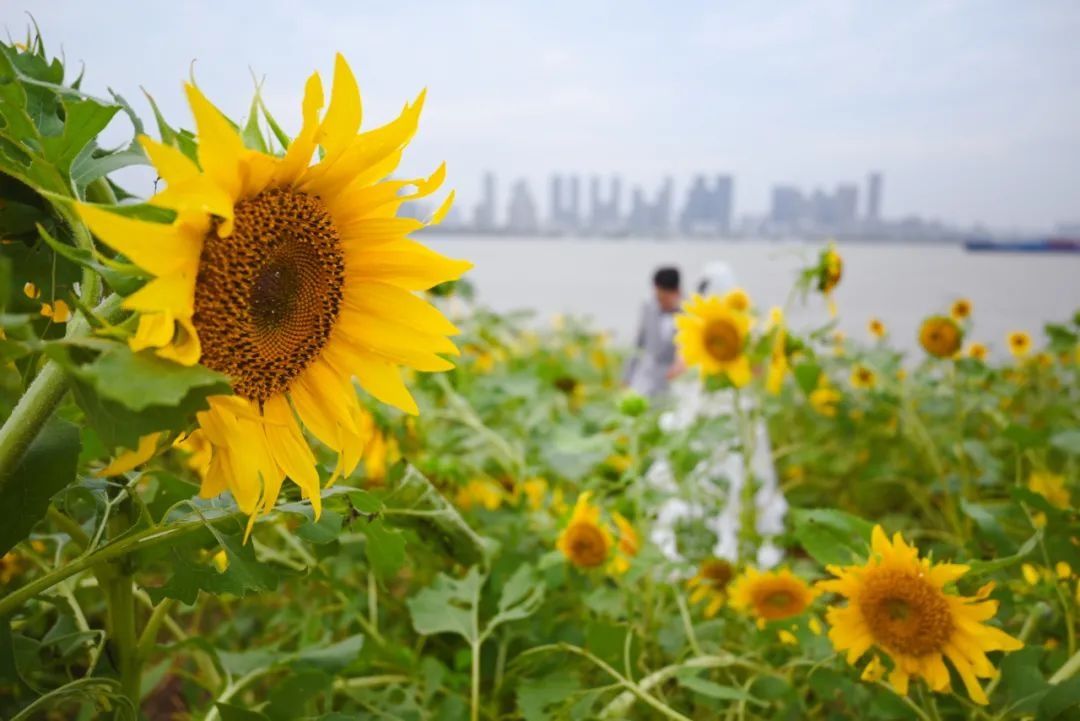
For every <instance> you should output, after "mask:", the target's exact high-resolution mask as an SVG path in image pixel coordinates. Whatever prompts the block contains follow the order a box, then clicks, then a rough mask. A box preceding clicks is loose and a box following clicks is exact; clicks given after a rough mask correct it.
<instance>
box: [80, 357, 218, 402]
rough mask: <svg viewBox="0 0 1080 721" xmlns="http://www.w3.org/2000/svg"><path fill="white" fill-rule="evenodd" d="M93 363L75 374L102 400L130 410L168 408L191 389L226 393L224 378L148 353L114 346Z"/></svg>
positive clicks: (204, 369) (195, 366)
mask: <svg viewBox="0 0 1080 721" xmlns="http://www.w3.org/2000/svg"><path fill="white" fill-rule="evenodd" d="M115 345H116V347H115V348H112V349H110V350H108V351H106V352H104V353H102V354H101V355H99V356H98V357H97V358H95V359H94V361H93V362H91V363H89V364H87V365H84V366H81V368H80V372H79V375H80V376H81V377H82V378H83V380H85V381H86V382H88V383H91V384H93V386H94V387H95V388H96V389H97V391H98V393H99V394H101V396H102V397H103V398H108V399H110V400H114V401H117V402H118V403H122V404H123V405H124V406H125V407H127V408H130V409H131V410H133V411H142V410H145V409H146V408H148V407H150V406H156V405H161V406H171V405H175V404H177V403H179V402H180V401H182V400H183V399H184V398H185V397H186V396H187V394H188V393H189V392H190V391H191V390H192V389H194V388H205V387H208V386H210V387H213V388H214V389H215V392H216V393H228V392H229V391H228V388H229V381H228V379H227V378H226V377H225V376H223V375H221V374H220V373H217V372H215V371H212V370H210V369H209V368H206V367H204V366H201V365H193V366H185V365H181V364H180V363H174V362H172V361H170V360H166V359H164V358H161V357H160V356H158V355H157V354H156V353H153V352H151V351H140V352H138V353H134V352H132V351H131V350H130V349H129V348H128V347H127V346H124V345H120V344H115Z"/></svg>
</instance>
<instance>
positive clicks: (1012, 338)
mask: <svg viewBox="0 0 1080 721" xmlns="http://www.w3.org/2000/svg"><path fill="white" fill-rule="evenodd" d="M1006 340H1007V341H1008V344H1009V352H1010V353H1012V354H1013V357H1014V358H1023V357H1025V356H1026V355H1027V354H1028V353H1030V352H1031V336H1030V335H1029V334H1027V333H1025V332H1024V331H1022V330H1015V331H1013V332H1012V333H1009V335H1008V336H1007V338H1006Z"/></svg>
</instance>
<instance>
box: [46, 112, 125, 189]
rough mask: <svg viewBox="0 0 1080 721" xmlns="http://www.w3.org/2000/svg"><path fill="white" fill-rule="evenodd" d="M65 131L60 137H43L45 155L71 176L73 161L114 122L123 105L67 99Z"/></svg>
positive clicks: (61, 170) (65, 173)
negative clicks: (114, 117)
mask: <svg viewBox="0 0 1080 721" xmlns="http://www.w3.org/2000/svg"><path fill="white" fill-rule="evenodd" d="M62 102H63V105H64V132H63V134H62V135H61V136H60V137H58V138H57V137H46V138H43V139H42V143H41V144H42V147H43V149H44V150H45V157H46V158H47V159H48V160H49V161H51V162H52V163H53V165H55V166H56V167H57V168H58V169H59V170H60V172H62V173H63V174H64V175H70V172H71V163H72V161H74V160H75V158H76V156H78V155H79V153H81V152H82V150H83V148H84V147H86V145H87V144H88V143H90V142H91V141H93V139H94V138H96V137H97V135H98V133H100V132H101V131H102V130H104V129H105V126H107V125H108V124H109V122H110V121H112V119H113V116H114V115H116V113H117V111H119V110H120V106H119V105H102V104H101V103H99V102H98V101H96V100H93V99H91V98H82V99H72V98H64V99H63V100H62Z"/></svg>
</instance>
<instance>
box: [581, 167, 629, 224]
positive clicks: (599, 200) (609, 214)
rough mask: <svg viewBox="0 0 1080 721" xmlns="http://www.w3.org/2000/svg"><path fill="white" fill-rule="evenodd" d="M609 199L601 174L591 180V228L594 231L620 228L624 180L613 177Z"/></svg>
mask: <svg viewBox="0 0 1080 721" xmlns="http://www.w3.org/2000/svg"><path fill="white" fill-rule="evenodd" d="M609 189H610V191H609V194H608V199H607V200H604V199H603V197H602V192H601V189H600V178H599V176H595V175H594V176H593V177H592V178H591V179H590V180H589V222H588V226H589V230H590V231H592V232H593V233H614V232H616V231H618V230H619V220H620V219H619V204H620V195H621V194H622V181H620V180H619V178H617V177H612V178H611V181H610V184H609Z"/></svg>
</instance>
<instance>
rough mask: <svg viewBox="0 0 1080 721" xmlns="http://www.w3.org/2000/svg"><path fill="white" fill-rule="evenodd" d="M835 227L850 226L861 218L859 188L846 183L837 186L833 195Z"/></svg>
mask: <svg viewBox="0 0 1080 721" xmlns="http://www.w3.org/2000/svg"><path fill="white" fill-rule="evenodd" d="M833 213H834V217H833V219H832V224H833V225H842V226H843V225H846V226H850V225H851V224H852V223H854V222H855V221H856V220H857V219H858V217H859V187H858V186H857V185H854V184H850V183H846V184H842V185H838V186H836V192H835V193H834V194H833Z"/></svg>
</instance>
